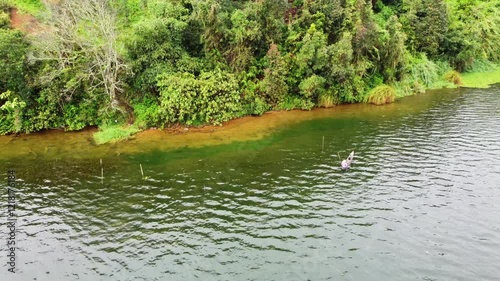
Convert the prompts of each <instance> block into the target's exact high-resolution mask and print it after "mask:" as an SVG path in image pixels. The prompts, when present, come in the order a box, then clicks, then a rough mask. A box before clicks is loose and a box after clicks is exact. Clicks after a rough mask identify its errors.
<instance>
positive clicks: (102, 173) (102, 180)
mask: <svg viewBox="0 0 500 281" xmlns="http://www.w3.org/2000/svg"><path fill="white" fill-rule="evenodd" d="M99 162H100V163H101V183H104V168H103V167H102V158H101V159H99Z"/></svg>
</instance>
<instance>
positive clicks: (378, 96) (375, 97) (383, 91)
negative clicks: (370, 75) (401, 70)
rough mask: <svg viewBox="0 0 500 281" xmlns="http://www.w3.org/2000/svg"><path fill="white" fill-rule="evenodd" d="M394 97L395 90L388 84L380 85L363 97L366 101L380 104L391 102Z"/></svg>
mask: <svg viewBox="0 0 500 281" xmlns="http://www.w3.org/2000/svg"><path fill="white" fill-rule="evenodd" d="M395 99H396V90H395V89H394V88H393V87H391V86H388V85H380V86H378V87H376V88H375V89H373V90H371V91H370V92H369V93H368V95H367V96H366V97H365V102H366V103H372V104H375V105H382V104H386V103H392V102H394V100H395Z"/></svg>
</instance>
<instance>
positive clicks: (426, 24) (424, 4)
mask: <svg viewBox="0 0 500 281" xmlns="http://www.w3.org/2000/svg"><path fill="white" fill-rule="evenodd" d="M404 6H405V9H406V13H405V16H404V18H403V20H404V21H405V27H406V33H407V34H408V41H409V42H408V43H409V47H410V49H411V50H413V51H417V52H425V53H427V54H428V55H429V56H430V57H435V56H437V55H438V54H439V47H440V46H441V44H442V42H443V39H444V36H445V34H446V32H447V31H448V9H447V6H446V3H445V2H444V0H415V1H414V0H412V1H409V0H406V1H405V2H404Z"/></svg>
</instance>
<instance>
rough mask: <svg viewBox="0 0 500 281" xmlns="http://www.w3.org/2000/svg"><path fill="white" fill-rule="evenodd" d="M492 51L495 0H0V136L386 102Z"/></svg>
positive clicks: (436, 83) (499, 17)
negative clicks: (15, 24)
mask: <svg viewBox="0 0 500 281" xmlns="http://www.w3.org/2000/svg"><path fill="white" fill-rule="evenodd" d="M13 8H17V9H19V12H20V13H23V12H24V13H30V14H32V15H34V16H35V17H36V18H37V20H38V22H39V24H38V26H37V28H36V29H35V30H34V31H32V32H22V31H20V30H17V29H15V28H12V27H11V24H10V14H11V12H12V9H13ZM498 46H500V2H499V1H495V0H491V1H488V0H484V1H480V0H371V1H366V0H295V1H291V0H290V1H286V0H255V1H249V0H240V1H230V0H108V1H107V0H79V1H76V0H74V1H73V0H52V1H48V0H47V1H36V0H0V58H1V61H0V133H1V134H7V133H16V132H34V131H38V130H43V129H48V128H64V129H65V130H79V129H82V128H84V127H86V126H93V125H98V126H101V127H103V128H107V127H112V126H113V124H127V123H128V124H133V127H134V128H136V129H143V128H148V127H164V126H168V125H170V124H179V123H181V124H187V125H201V124H221V123H222V122H225V121H227V120H230V119H232V118H236V117H240V116H245V115H260V114H263V113H264V112H266V111H268V110H280V109H286V110H289V109H304V110H308V109H311V108H312V107H315V106H319V107H330V106H334V105H337V104H342V103H356V102H372V103H385V102H391V101H393V100H394V98H395V97H399V96H404V95H410V94H413V93H419V92H422V91H424V90H425V89H426V88H431V87H443V86H447V85H449V84H450V83H455V84H459V83H460V74H459V73H458V72H467V71H469V72H474V71H481V70H488V69H494V68H496V67H497V64H498V63H499V60H500V52H499V48H498ZM132 131H134V130H132Z"/></svg>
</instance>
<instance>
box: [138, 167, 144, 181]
mask: <svg viewBox="0 0 500 281" xmlns="http://www.w3.org/2000/svg"><path fill="white" fill-rule="evenodd" d="M139 166H140V167H141V175H142V178H144V171H143V170H142V164H139Z"/></svg>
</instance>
